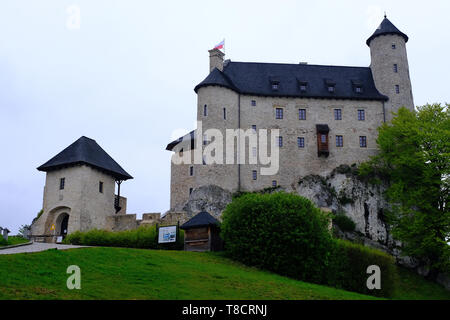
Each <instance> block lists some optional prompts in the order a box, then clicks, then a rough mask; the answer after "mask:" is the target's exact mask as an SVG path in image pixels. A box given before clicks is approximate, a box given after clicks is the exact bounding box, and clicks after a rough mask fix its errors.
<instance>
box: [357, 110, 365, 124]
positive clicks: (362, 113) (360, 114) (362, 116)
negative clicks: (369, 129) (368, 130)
mask: <svg viewBox="0 0 450 320" xmlns="http://www.w3.org/2000/svg"><path fill="white" fill-rule="evenodd" d="M358 120H359V121H364V120H366V113H365V110H362V109H360V110H358Z"/></svg>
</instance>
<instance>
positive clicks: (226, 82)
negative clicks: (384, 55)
mask: <svg viewBox="0 0 450 320" xmlns="http://www.w3.org/2000/svg"><path fill="white" fill-rule="evenodd" d="M305 82H306V91H301V90H300V85H299V84H300V83H301V84H304V83H305ZM273 83H277V84H278V90H273V88H272V84H273ZM330 84H331V85H334V87H335V90H334V92H329V91H328V87H327V86H328V85H330ZM355 84H358V85H360V86H362V92H360V93H358V92H356V91H355ZM211 85H217V86H222V87H226V88H229V89H231V90H234V91H236V92H239V93H241V94H248V95H259V96H278V97H280V96H282V97H299V98H302V97H303V98H324V99H358V100H387V99H388V97H386V96H384V95H382V94H381V93H380V92H378V90H377V89H376V87H375V83H374V81H373V77H372V71H371V70H370V68H368V67H342V66H323V65H308V64H283V63H259V62H233V61H230V62H228V63H227V64H226V65H225V66H224V70H223V72H222V71H219V70H218V69H214V70H213V71H212V72H211V73H210V74H209V75H208V77H206V79H205V80H203V81H202V82H201V83H199V84H198V85H197V86H196V87H195V89H194V90H195V92H197V91H198V89H200V88H201V87H205V86H211Z"/></svg>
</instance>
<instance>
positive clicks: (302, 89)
mask: <svg viewBox="0 0 450 320" xmlns="http://www.w3.org/2000/svg"><path fill="white" fill-rule="evenodd" d="M300 91H302V92H305V91H306V84H301V85H300Z"/></svg>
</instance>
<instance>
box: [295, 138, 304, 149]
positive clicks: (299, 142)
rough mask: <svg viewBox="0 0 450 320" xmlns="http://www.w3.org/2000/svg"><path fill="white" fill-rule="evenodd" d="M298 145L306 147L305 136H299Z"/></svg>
mask: <svg viewBox="0 0 450 320" xmlns="http://www.w3.org/2000/svg"><path fill="white" fill-rule="evenodd" d="M297 146H298V147H299V148H304V147H305V138H303V137H298V138H297Z"/></svg>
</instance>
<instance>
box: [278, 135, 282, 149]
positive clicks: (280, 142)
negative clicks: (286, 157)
mask: <svg viewBox="0 0 450 320" xmlns="http://www.w3.org/2000/svg"><path fill="white" fill-rule="evenodd" d="M278 146H279V147H280V148H281V147H282V146H283V137H278Z"/></svg>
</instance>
